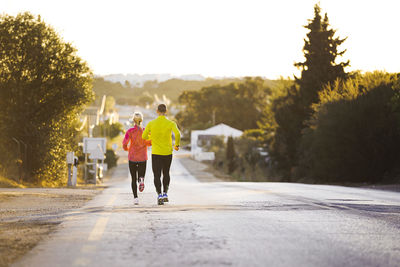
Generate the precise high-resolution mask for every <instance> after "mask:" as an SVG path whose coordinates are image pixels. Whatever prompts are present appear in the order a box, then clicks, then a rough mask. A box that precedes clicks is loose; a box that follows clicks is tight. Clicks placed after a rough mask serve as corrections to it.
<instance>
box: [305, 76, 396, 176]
mask: <svg viewBox="0 0 400 267" xmlns="http://www.w3.org/2000/svg"><path fill="white" fill-rule="evenodd" d="M399 90H400V86H399V80H398V79H397V77H396V76H395V75H390V74H386V73H380V72H375V73H368V74H366V75H358V76H357V77H355V78H353V79H349V80H348V81H346V82H344V83H343V82H337V83H336V84H334V85H332V86H328V87H327V88H325V90H324V91H322V92H321V94H320V100H321V102H320V104H318V105H316V106H314V109H315V114H314V116H313V118H312V119H311V120H310V121H309V122H308V124H309V128H308V129H307V130H305V131H304V132H303V137H302V143H301V147H300V154H301V155H300V157H299V158H300V159H301V160H300V170H299V171H300V172H299V173H298V174H299V175H301V176H308V177H311V178H313V179H316V181H318V182H383V181H385V180H384V179H385V177H386V179H388V178H392V179H393V178H394V177H393V175H392V173H393V171H394V170H395V168H396V166H397V165H398V160H399V156H400V127H399V114H400V113H399V112H400V109H399V105H398V103H399V102H398V101H397V100H398V98H397V96H398V92H399ZM396 99H397V100H396Z"/></svg>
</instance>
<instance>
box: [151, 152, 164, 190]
mask: <svg viewBox="0 0 400 267" xmlns="http://www.w3.org/2000/svg"><path fill="white" fill-rule="evenodd" d="M160 157H162V156H160V155H151V163H152V168H153V174H154V185H155V187H156V191H157V194H161V179H160V178H161V158H160Z"/></svg>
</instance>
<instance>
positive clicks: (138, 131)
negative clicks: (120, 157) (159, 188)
mask: <svg viewBox="0 0 400 267" xmlns="http://www.w3.org/2000/svg"><path fill="white" fill-rule="evenodd" d="M133 122H134V124H135V126H134V127H133V128H130V129H129V130H128V131H127V132H126V134H125V138H124V140H123V141H122V146H123V148H124V150H125V151H128V159H129V171H130V173H131V177H132V192H133V196H134V203H135V205H138V204H139V199H138V195H137V182H138V183H139V191H140V192H142V191H143V189H144V176H145V174H146V162H147V147H148V146H151V141H150V140H147V141H146V140H143V139H142V133H143V130H144V129H143V127H142V122H143V115H142V113H140V112H135V113H134V114H133Z"/></svg>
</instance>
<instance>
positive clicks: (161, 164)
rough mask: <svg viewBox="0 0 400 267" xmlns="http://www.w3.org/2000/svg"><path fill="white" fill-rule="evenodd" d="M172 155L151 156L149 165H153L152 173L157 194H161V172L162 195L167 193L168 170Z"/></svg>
mask: <svg viewBox="0 0 400 267" xmlns="http://www.w3.org/2000/svg"><path fill="white" fill-rule="evenodd" d="M171 161H172V154H171V155H167V156H163V155H155V154H153V155H151V163H152V165H153V173H154V185H155V186H156V191H157V193H158V194H161V172H162V174H163V182H162V184H163V188H164V191H163V192H164V193H167V192H168V187H169V181H170V177H169V168H170V167H171Z"/></svg>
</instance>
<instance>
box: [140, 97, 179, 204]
mask: <svg viewBox="0 0 400 267" xmlns="http://www.w3.org/2000/svg"><path fill="white" fill-rule="evenodd" d="M166 112H167V107H166V106H165V105H164V104H160V105H158V107H157V114H158V118H157V119H155V120H152V121H150V122H149V123H148V124H147V126H146V128H145V130H144V131H143V134H142V138H143V139H144V140H149V139H151V144H152V153H151V163H152V165H153V173H154V185H155V187H156V190H157V194H158V205H163V204H164V202H168V195H167V192H168V187H169V182H170V176H169V169H170V167H171V161H172V132H174V135H175V150H176V151H178V150H179V143H180V140H181V133H180V132H179V130H178V127H177V126H176V123H175V122H173V121H171V120H169V119H168V118H166V117H165V113H166ZM149 135H150V136H149ZM150 137H151V138H150ZM161 172H162V174H163V181H162V185H163V190H161Z"/></svg>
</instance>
